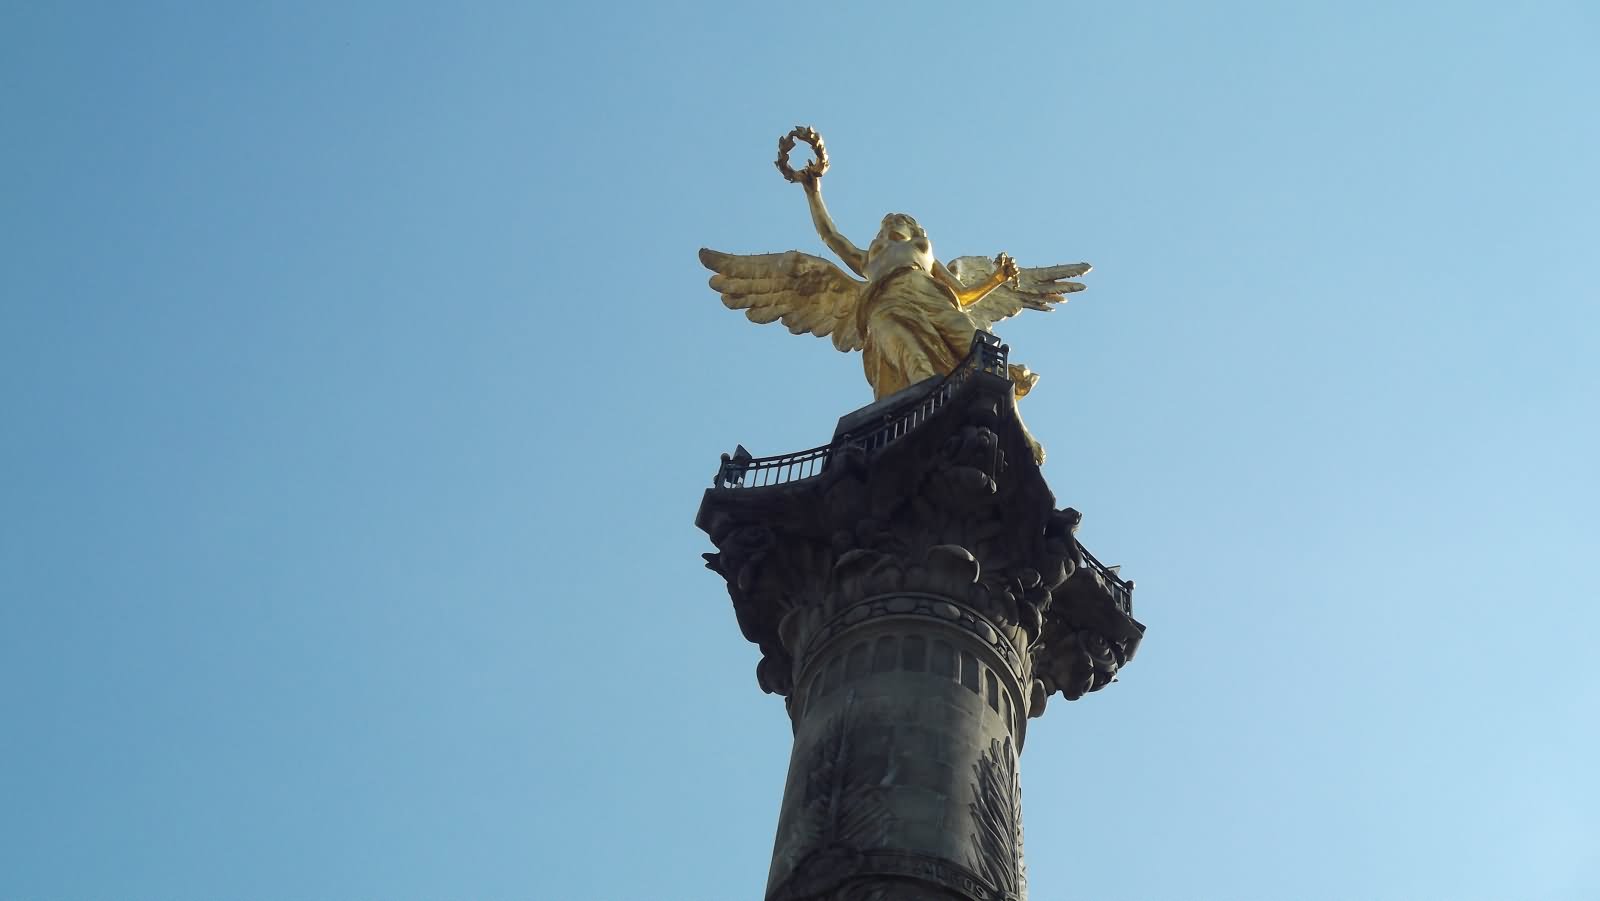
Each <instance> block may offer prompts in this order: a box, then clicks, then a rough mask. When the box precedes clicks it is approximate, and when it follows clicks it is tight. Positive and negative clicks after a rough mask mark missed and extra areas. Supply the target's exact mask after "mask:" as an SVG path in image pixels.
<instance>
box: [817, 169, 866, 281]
mask: <svg viewBox="0 0 1600 901" xmlns="http://www.w3.org/2000/svg"><path fill="white" fill-rule="evenodd" d="M801 184H803V185H804V186H805V189H806V203H807V204H809V205H810V206H811V222H812V224H813V225H815V226H816V227H817V234H819V235H821V236H822V243H824V244H826V245H828V249H829V250H832V251H833V252H834V253H836V254H838V255H839V259H841V260H843V261H844V264H845V265H846V266H849V267H850V269H851V271H853V272H855V274H856V275H860V276H863V277H865V276H866V274H867V271H866V270H867V253H866V251H864V250H862V249H861V248H859V247H857V246H855V245H854V244H851V243H850V239H849V238H846V237H845V236H844V234H843V233H842V232H840V231H839V228H838V226H836V225H834V224H833V217H832V216H829V215H828V208H827V207H826V206H824V205H823V203H822V179H821V178H819V177H815V176H812V177H810V178H803V179H802V180H801Z"/></svg>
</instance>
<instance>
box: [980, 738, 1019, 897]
mask: <svg viewBox="0 0 1600 901" xmlns="http://www.w3.org/2000/svg"><path fill="white" fill-rule="evenodd" d="M972 769H973V776H974V781H973V783H972V804H971V810H972V820H973V822H974V823H976V824H977V826H978V830H979V831H978V832H976V833H974V834H973V835H972V860H971V864H970V865H971V866H972V868H973V869H975V870H977V871H978V872H979V873H981V874H983V876H984V878H986V879H988V880H989V881H990V882H991V883H993V884H994V885H996V886H998V887H999V888H1000V889H1001V890H1002V891H1003V892H1005V893H1007V894H1006V895H1005V897H1008V898H1023V897H1025V896H1026V895H1027V893H1028V889H1027V884H1028V880H1027V874H1026V871H1025V870H1024V868H1023V863H1022V786H1021V783H1020V782H1019V781H1018V779H1017V755H1016V751H1015V750H1014V749H1013V748H1012V747H1011V740H1010V739H1006V740H1005V741H1004V742H1003V743H1002V741H1001V740H1000V739H993V740H991V741H990V743H989V749H988V750H987V751H985V752H984V754H983V756H982V757H981V758H979V759H978V762H977V763H975V764H973V767H972Z"/></svg>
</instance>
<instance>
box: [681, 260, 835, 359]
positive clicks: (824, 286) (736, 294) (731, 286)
mask: <svg viewBox="0 0 1600 901" xmlns="http://www.w3.org/2000/svg"><path fill="white" fill-rule="evenodd" d="M700 262H701V263H704V264H705V267H706V268H707V269H710V270H711V271H712V272H715V273H716V274H715V275H713V276H711V288H712V290H714V291H716V292H717V293H718V294H721V295H722V303H723V305H724V306H726V307H728V309H730V310H744V314H745V316H747V317H749V319H750V321H751V322H762V323H766V322H778V321H782V322H783V324H784V325H785V326H788V328H789V331H791V332H793V333H795V334H796V335H803V334H812V335H816V336H817V337H818V338H824V337H830V336H831V337H832V338H833V346H834V347H836V348H838V349H839V350H842V351H852V350H860V349H861V345H862V335H861V331H860V329H859V328H857V326H856V315H855V314H856V303H857V302H858V301H859V300H860V298H861V292H862V289H863V288H865V287H866V282H862V281H858V280H856V279H853V278H851V277H850V276H848V275H846V274H845V273H844V270H842V269H840V268H839V267H838V266H835V265H833V264H832V263H830V262H828V261H827V260H824V259H822V258H821V257H814V256H811V255H810V254H806V253H801V252H800V251H798V250H791V251H789V252H787V253H759V254H750V255H740V254H733V253H721V252H719V251H715V250H709V249H707V248H701V249H700Z"/></svg>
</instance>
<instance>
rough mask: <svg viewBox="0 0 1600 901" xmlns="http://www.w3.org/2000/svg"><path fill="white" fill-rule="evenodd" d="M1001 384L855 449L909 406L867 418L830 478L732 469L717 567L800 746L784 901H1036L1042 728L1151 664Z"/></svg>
mask: <svg viewBox="0 0 1600 901" xmlns="http://www.w3.org/2000/svg"><path fill="white" fill-rule="evenodd" d="M975 352H976V351H975ZM1001 352H1002V353H1003V349H1001ZM1001 362H1002V363H1003V357H1002V358H1001ZM997 371H1004V369H1003V366H1001V367H990V370H989V371H978V372H975V373H973V374H971V377H969V378H967V379H966V380H965V381H964V382H962V383H961V384H960V386H959V388H957V389H954V390H948V391H946V392H945V394H943V395H940V396H939V397H940V398H941V399H942V400H941V403H940V404H938V405H937V408H936V409H934V408H933V407H934V406H935V405H932V404H929V405H925V407H924V410H923V413H922V414H919V415H918V416H915V417H912V418H911V419H910V420H908V422H909V423H910V424H908V425H907V426H906V427H905V428H904V429H900V428H899V427H893V428H891V429H890V430H889V431H888V432H885V433H884V434H889V433H892V440H888V441H877V440H875V441H872V442H861V443H856V444H852V443H851V440H850V438H849V437H848V436H849V434H857V435H859V434H861V430H862V429H864V428H866V427H868V426H869V425H870V424H871V423H872V422H873V421H875V420H877V421H883V420H884V419H885V417H887V418H888V420H891V421H892V420H893V419H894V416H895V411H896V409H897V402H896V400H895V398H890V399H888V400H886V401H882V402H879V403H878V404H874V405H873V406H872V407H869V408H864V409H863V410H860V411H856V412H855V413H852V414H850V415H847V416H846V417H845V418H844V419H842V420H841V423H840V434H839V435H836V438H835V441H834V443H833V444H832V445H831V446H830V447H828V448H826V449H822V450H823V453H822V455H821V457H820V459H821V460H822V461H823V465H822V466H821V468H820V473H819V474H816V475H814V476H812V477H809V478H806V479H802V480H797V481H790V482H782V483H778V484H770V485H767V486H766V487H751V488H746V487H728V486H731V485H736V484H742V483H741V482H740V479H741V478H742V473H743V472H744V470H743V469H739V470H738V471H737V472H735V473H733V474H732V475H729V472H730V471H729V470H728V469H727V468H726V467H725V470H724V473H723V474H722V475H721V476H720V478H719V485H722V486H724V487H716V488H712V489H711V490H709V491H707V492H706V495H705V498H704V500H703V502H702V504H701V508H700V513H699V516H698V517H697V520H696V522H697V524H698V525H699V526H700V527H701V528H702V529H704V530H705V531H706V532H707V533H708V534H709V535H710V536H711V539H712V542H713V543H714V544H715V545H716V547H717V551H716V552H715V553H711V554H707V555H706V561H707V565H708V566H709V567H710V568H711V569H712V570H714V571H716V572H717V573H719V574H721V575H722V576H723V577H724V578H725V579H726V580H727V583H728V591H729V594H730V595H731V596H732V598H733V603H734V609H735V612H736V614H737V616H738V621H739V626H740V628H741V629H742V630H743V632H744V635H745V637H746V638H747V639H749V640H750V641H752V642H755V643H756V644H757V645H759V646H760V648H761V653H762V659H761V661H760V663H759V665H758V666H757V679H758V682H759V684H760V685H761V687H762V688H763V689H764V690H766V691H769V692H773V693H776V694H779V695H782V696H784V697H785V699H786V703H787V707H788V711H789V715H790V717H791V720H792V722H793V726H794V736H795V739H794V750H793V754H792V757H791V764H790V770H789V776H788V781H787V785H786V787H785V790H784V799H783V806H782V809H781V812H780V815H779V822H778V835H777V841H776V845H775V848H774V852H773V861H772V869H771V873H770V875H769V880H768V887H767V897H768V899H769V901H799V899H831V901H843V899H852V901H855V899H859V901H871V899H882V901H893V899H902V898H905V899H910V898H917V899H942V898H949V899H986V901H992V899H1004V898H1022V897H1025V895H1026V891H1027V889H1026V877H1025V875H1024V869H1023V864H1022V819H1021V808H1020V800H1021V795H1020V789H1019V787H1018V777H1017V756H1018V754H1020V752H1021V749H1022V747H1023V744H1024V741H1025V738H1026V730H1027V721H1028V718H1029V717H1030V716H1037V715H1039V713H1041V712H1042V710H1043V707H1044V702H1045V698H1046V697H1047V696H1048V695H1049V694H1051V693H1054V692H1060V693H1061V694H1063V695H1064V696H1065V697H1067V698H1068V699H1073V698H1077V697H1080V696H1082V695H1083V694H1084V693H1086V692H1089V691H1094V690H1096V689H1099V688H1101V687H1103V686H1105V685H1106V684H1107V683H1109V682H1110V681H1112V679H1113V678H1114V677H1115V676H1116V673H1117V672H1118V670H1119V669H1120V668H1121V667H1122V666H1123V665H1125V664H1126V663H1127V661H1128V660H1129V659H1130V658H1131V657H1132V656H1133V654H1134V652H1135V651H1136V650H1137V648H1138V644H1139V639H1140V636H1141V635H1142V633H1143V626H1141V625H1140V624H1139V623H1138V622H1137V621H1135V620H1134V619H1133V618H1132V615H1131V588H1132V585H1131V583H1127V582H1123V581H1122V580H1120V578H1118V577H1117V576H1116V575H1115V574H1114V573H1113V572H1112V571H1110V570H1107V569H1106V568H1104V567H1102V566H1100V565H1099V564H1098V563H1097V562H1095V561H1094V560H1093V558H1092V557H1091V556H1089V555H1088V554H1087V552H1085V551H1084V550H1083V548H1082V546H1081V545H1079V544H1078V541H1077V539H1076V537H1075V531H1076V529H1077V526H1078V523H1079V520H1080V518H1081V517H1080V516H1079V515H1078V514H1077V512H1076V511H1074V510H1071V509H1066V510H1058V509H1056V507H1055V499H1054V497H1053V496H1052V494H1051V493H1050V490H1049V488H1048V486H1046V484H1045V482H1044V479H1043V476H1042V475H1041V473H1040V471H1039V468H1038V466H1037V465H1035V463H1034V462H1033V457H1032V454H1031V452H1030V447H1029V444H1028V439H1027V437H1026V435H1025V433H1024V432H1023V430H1022V428H1021V426H1020V424H1019V422H1018V420H1017V419H1016V416H1015V409H1014V407H1013V404H1014V401H1013V399H1012V386H1011V383H1010V382H1009V381H1007V380H1006V379H1005V378H1004V377H1003V376H1000V375H998V374H996V372H997ZM934 387H935V386H929V385H927V384H924V385H919V386H915V387H913V388H911V389H908V391H907V392H905V394H907V395H911V396H912V397H911V400H912V401H913V402H915V400H916V396H917V394H918V392H927V391H930V390H934ZM816 457H817V455H816V454H813V458H816ZM729 459H730V461H731V462H730V464H729V465H737V466H740V467H745V466H749V465H753V464H751V463H750V460H751V458H749V457H748V455H744V456H742V457H739V458H729Z"/></svg>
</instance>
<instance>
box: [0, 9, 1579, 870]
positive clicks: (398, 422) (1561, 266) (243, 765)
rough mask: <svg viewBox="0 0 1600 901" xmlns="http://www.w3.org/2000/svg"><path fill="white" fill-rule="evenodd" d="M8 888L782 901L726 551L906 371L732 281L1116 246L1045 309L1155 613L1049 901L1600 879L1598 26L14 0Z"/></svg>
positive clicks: (1184, 14)
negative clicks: (736, 526) (734, 524)
mask: <svg viewBox="0 0 1600 901" xmlns="http://www.w3.org/2000/svg"><path fill="white" fill-rule="evenodd" d="M0 101H3V122H4V126H3V127H0V161H3V163H4V165H3V166H0V197H3V202H0V260H3V263H0V412H3V419H0V423H3V427H0V428H3V430H0V899H3V901H104V899H149V901H158V899H159V901H202V899H204V901H232V899H239V901H247V899H283V901H376V899H385V901H387V899H394V901H469V899H472V901H495V899H504V901H516V899H579V901H586V899H598V901H613V899H615V901H621V899H652V901H655V899H659V901H744V899H752V898H759V897H760V896H761V892H762V889H763V886H764V881H765V877H766V871H767V864H768V860H769V855H770V853H771V845H772V835H773V828H774V825H775V822H776V814H777V807H778V802H779V796H780V793H781V790H782V783H783V774H784V771H785V769H786V767H787V763H788V761H787V755H788V747H789V727H788V722H787V720H786V718H785V716H784V713H783V708H782V704H781V702H780V701H779V700H777V699H776V698H773V697H770V696H765V695H762V694H761V693H760V692H759V690H758V689H757V687H756V682H755V676H754V666H755V663H756V660H757V654H756V650H755V648H754V647H752V646H749V645H747V644H746V643H745V642H744V641H743V640H742V639H741V637H740V635H739V631H738V628H737V626H736V624H735V622H734V618H733V613H732V609H731V606H730V604H729V601H728V598H727V594H726V591H725V589H724V587H723V584H722V582H721V580H720V579H719V578H718V577H717V576H715V575H713V574H711V573H709V572H707V571H705V570H704V569H702V568H701V561H700V558H699V555H700V554H701V553H702V552H704V551H707V550H710V545H709V542H708V541H707V540H706V538H705V537H704V536H703V535H702V534H701V533H699V532H697V531H695V530H694V528H693V526H692V524H691V523H692V518H693V515H694V511H695V508H696V506H697V504H698V503H699V500H700V494H701V492H702V490H703V489H704V488H705V487H707V486H708V485H709V484H710V479H711V476H712V473H713V471H714V469H715V467H716V463H717V458H718V455H719V454H720V453H722V452H724V451H727V450H731V449H732V447H733V445H734V444H735V443H739V442H742V443H744V444H745V445H746V446H748V447H749V448H751V449H752V450H753V451H754V452H755V453H757V454H763V453H776V452H781V451H786V450H793V449H798V448H802V447H808V446H811V445H814V444H817V443H819V442H821V441H823V440H825V439H826V438H827V437H828V436H829V435H830V434H831V430H832V427H833V423H834V420H835V418H836V417H837V416H838V415H839V414H841V413H843V412H845V411H846V410H848V409H850V408H853V407H855V406H858V405H859V404H861V403H864V402H865V401H866V400H868V399H869V391H868V388H867V386H866V384H865V382H864V380H863V379H862V377H861V371H860V362H859V360H858V359H857V358H853V357H846V356H844V355H841V354H838V353H837V352H835V351H834V350H833V349H832V348H831V346H830V345H829V344H828V343H827V342H825V341H819V340H816V339H813V338H809V337H794V336H791V335H789V334H788V333H787V332H786V331H784V330H782V329H781V328H779V327H776V326H769V327H757V326H755V325H752V324H750V323H748V322H746V321H745V320H744V319H743V318H742V317H741V316H739V315H737V314H735V313H732V312H729V311H728V310H725V309H723V307H722V306H721V304H720V303H719V302H718V300H717V298H716V296H715V295H714V294H712V292H711V291H710V290H708V289H707V287H706V285H705V277H706V274H707V273H705V272H704V270H702V269H701V267H700V265H699V263H698V262H697V261H696V259H695V251H696V250H697V249H698V248H699V247H700V246H702V245H709V246H712V247H715V248H718V249H721V250H727V251H734V252H745V253H753V252H768V251H779V250H786V249H789V248H798V249H802V250H807V251H811V252H815V253H821V252H823V251H822V248H821V244H820V241H819V240H818V239H817V238H816V236H815V234H814V233H813V232H812V230H811V227H810V224H809V221H808V218H807V215H806V211H805V205H804V202H803V198H802V194H801V191H800V190H799V189H798V188H797V187H795V186H793V185H789V184H786V183H784V182H783V181H782V180H781V179H780V178H779V176H778V174H777V172H776V171H774V169H773V167H772V164H771V159H772V156H773V153H774V144H775V141H776V139H777V137H778V136H779V135H781V134H783V133H784V132H785V131H787V130H788V129H789V128H790V127H792V126H793V125H794V124H795V123H797V122H805V123H809V124H813V125H815V126H816V127H817V128H819V129H820V130H821V132H822V133H823V135H824V136H825V137H826V139H827V142H828V147H829V150H830V152H831V155H832V157H833V164H834V166H833V170H832V172H831V173H830V174H829V175H828V177H827V179H826V181H825V193H826V196H827V198H828V201H829V203H830V206H831V207H832V209H833V212H834V214H835V217H836V219H837V220H838V221H839V223H840V225H841V227H842V228H843V229H844V230H845V231H846V233H847V234H850V235H852V236H853V237H854V238H855V240H856V241H857V242H865V241H866V240H867V239H868V238H869V237H870V235H871V233H872V231H873V229H874V226H875V224H876V222H877V220H878V218H879V217H880V216H881V215H882V214H883V213H885V212H887V211H890V210H905V211H908V212H911V213H913V214H914V215H916V216H917V217H918V218H919V219H920V220H921V222H922V223H923V225H925V226H926V227H927V228H928V230H929V232H930V236H931V237H932V239H933V241H934V247H935V250H936V251H938V252H939V253H940V254H941V255H942V256H944V257H946V258H949V257H952V256H957V255H963V254H985V255H992V254H994V253H995V252H997V251H1001V250H1005V251H1008V252H1010V253H1012V254H1013V255H1015V256H1016V257H1017V259H1018V260H1019V261H1021V262H1022V264H1023V265H1043V264H1050V263H1057V262H1071V261H1077V260H1088V261H1091V262H1093V263H1094V264H1095V270H1094V272H1093V273H1092V274H1091V275H1089V276H1088V277H1087V278H1086V281H1087V283H1088V285H1089V289H1088V291H1087V292H1085V293H1083V294H1080V295H1076V296H1075V297H1074V298H1073V300H1072V302H1071V303H1070V304H1069V305H1068V306H1066V307H1064V308H1062V309H1061V310H1059V311H1058V312H1056V313H1054V314H1052V315H1050V316H1042V315H1038V314H1031V315H1027V316H1024V317H1020V318H1018V319H1016V320H1012V321H1009V322H1007V323H1005V324H1004V325H1003V326H1002V328H1001V329H1000V333H1001V335H1002V337H1004V338H1005V339H1006V340H1007V341H1008V342H1009V343H1010V344H1011V345H1012V347H1013V353H1014V355H1015V357H1016V358H1017V359H1019V360H1022V361H1024V362H1026V363H1028V364H1029V365H1030V366H1031V367H1033V368H1034V369H1035V370H1037V371H1039V372H1040V373H1042V374H1043V380H1042V381H1041V382H1040V384H1039V387H1038V388H1037V389H1036V390H1035V391H1034V393H1033V394H1032V395H1031V396H1030V397H1029V398H1028V399H1027V401H1026V402H1025V413H1026V415H1027V417H1028V422H1029V424H1030V425H1031V426H1032V427H1033V429H1034V431H1035V432H1036V433H1037V434H1038V436H1039V437H1040V439H1041V440H1042V441H1043V442H1044V444H1045V445H1046V446H1047V447H1048V448H1049V450H1050V461H1049V463H1048V465H1047V466H1046V475H1047V477H1048V478H1049V479H1050V480H1051V484H1052V486H1053V487H1054V489H1055V491H1056V494H1057V497H1058V499H1059V500H1060V502H1061V503H1062V504H1064V505H1065V504H1070V505H1072V506H1075V507H1077V508H1079V509H1080V510H1082V511H1084V513H1085V515H1086V519H1085V522H1084V526H1083V529H1082V531H1081V533H1080V535H1081V537H1082V538H1083V539H1084V541H1085V543H1086V545H1087V546H1088V547H1089V548H1090V549H1091V550H1092V551H1093V552H1094V553H1095V554H1096V555H1097V556H1099V557H1100V558H1101V559H1104V560H1107V561H1108V562H1120V563H1122V564H1124V565H1125V569H1124V572H1125V573H1126V574H1127V575H1129V576H1131V577H1133V578H1135V579H1137V581H1138V584H1139V588H1138V591H1137V594H1136V599H1135V603H1136V613H1137V615H1138V616H1139V617H1140V618H1141V619H1142V620H1143V621H1144V622H1145V623H1146V624H1147V625H1148V627H1149V634H1148V638H1147V639H1146V641H1145V643H1144V646H1143V648H1142V649H1141V651H1140V656H1139V658H1138V659H1137V660H1136V661H1135V662H1134V664H1133V665H1132V666H1131V667H1130V668H1129V669H1128V670H1127V672H1126V674H1125V676H1124V678H1123V679H1122V681H1121V682H1119V683H1118V684H1116V685H1114V686H1111V687H1110V688H1108V689H1107V690H1105V691H1103V692H1100V693H1098V694H1095V695H1091V696H1090V697H1088V698H1086V699H1084V700H1082V701H1079V702H1076V703H1070V704H1069V703H1065V702H1063V701H1062V700H1061V699H1059V698H1057V699H1055V701H1054V703H1052V704H1051V707H1050V710H1049V712H1048V714H1047V716H1046V717H1045V718H1044V719H1043V720H1040V721H1036V722H1035V723H1034V724H1033V726H1032V727H1031V729H1030V735H1029V738H1030V740H1029V742H1028V750H1027V753H1026V754H1025V755H1024V758H1023V785H1024V797H1025V804H1024V806H1025V811H1026V822H1027V838H1028V864H1029V870H1030V875H1031V882H1032V893H1033V897H1034V898H1035V899H1036V901H1052V899H1105V898H1125V899H1451V901H1455V899H1593V898H1597V897H1600V774H1597V764H1596V761H1600V668H1597V663H1596V660H1595V654H1594V650H1593V649H1594V647H1595V642H1596V633H1597V631H1600V606H1597V602H1600V590H1597V587H1600V578H1597V575H1596V562H1597V556H1600V555H1597V553H1596V544H1597V539H1600V526H1597V524H1596V523H1597V517H1596V510H1597V509H1600V480H1597V477H1596V467H1595V461H1596V459H1597V458H1600V425H1597V421H1600V417H1597V416H1596V398H1597V396H1600V340H1597V339H1600V313H1597V310H1596V303H1595V300H1596V293H1597V289H1596V278H1595V275H1594V272H1593V268H1594V265H1595V264H1596V262H1597V256H1600V166H1597V161H1600V117H1597V116H1596V111H1597V110H1600V11H1597V7H1596V6H1595V5H1594V4H1593V3H1587V2H1572V3H1557V2H1535V3H1527V4H1510V3H1468V2H1452V3H1443V2H1440V3H1432V4H1427V3H1400V4H1395V3H1367V2H1340V3H1322V2H1317V3H1258V4H1241V3H1205V4H1199V3H1168V4H1148V3H1092V4H1091V3H1061V2H1057V3H1037V4H1030V5H1021V6H1016V7H1008V8H1001V7H998V6H996V7H994V8H990V9H982V10H980V9H979V8H978V7H977V5H976V4H971V5H968V4H960V5H956V4H889V3H861V4H855V5H850V6H845V5H832V4H827V3H820V2H818V3H790V4H782V5H778V4H743V3H739V4H734V3H728V4H720V5H719V4H697V5H681V6H673V5H667V4H660V5H657V4H650V5H634V6H629V5H615V4H594V5H591V4H583V3H562V4H551V5H544V6H541V5H540V4H537V3H536V4H531V5H530V4H525V3H506V4H491V3H470V4H431V5H413V4H401V3H392V2H385V3H376V2H374V3H345V4H325V3H303V4H292V3H286V4H271V5H267V4H262V5H244V4H222V3H194V4H187V5H175V4H167V3H156V2H149V3H115V4H112V3H108V4H100V5H95V4H69V3H55V4H29V3H21V2H13V3H7V4H5V5H4V8H3V10H0Z"/></svg>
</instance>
